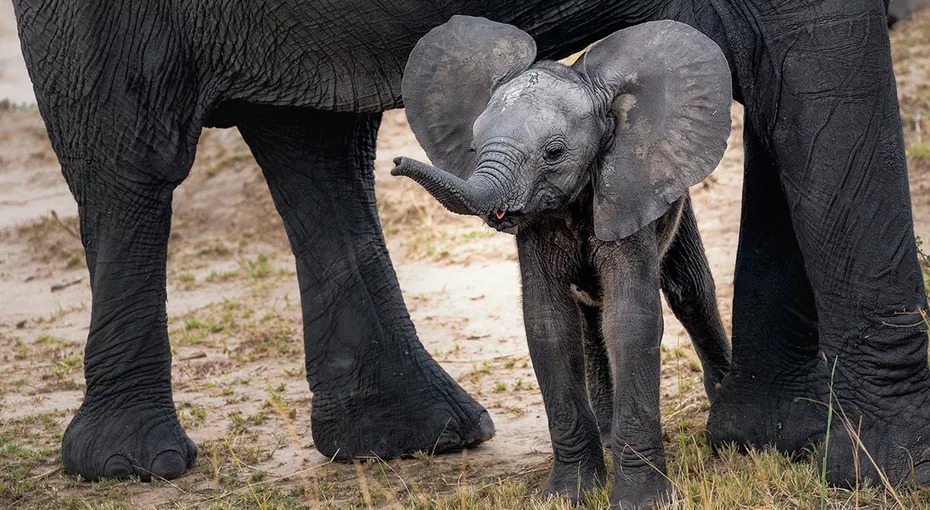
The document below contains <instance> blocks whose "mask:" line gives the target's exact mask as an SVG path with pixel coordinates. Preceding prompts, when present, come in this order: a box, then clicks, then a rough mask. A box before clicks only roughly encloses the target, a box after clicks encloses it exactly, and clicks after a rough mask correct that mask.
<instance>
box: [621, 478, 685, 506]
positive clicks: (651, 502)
mask: <svg viewBox="0 0 930 510" xmlns="http://www.w3.org/2000/svg"><path fill="white" fill-rule="evenodd" d="M620 478H622V476H621V477H620ZM673 492H674V489H673V488H672V484H671V482H669V481H668V479H667V478H666V477H665V476H664V475H663V474H662V473H659V472H653V473H650V474H649V476H648V477H646V479H638V480H635V481H634V480H623V481H618V480H614V488H613V491H612V492H611V495H610V502H611V507H616V508H620V509H622V510H652V509H655V508H663V507H664V506H665V505H666V504H668V502H669V501H670V500H671V496H672V493H673Z"/></svg>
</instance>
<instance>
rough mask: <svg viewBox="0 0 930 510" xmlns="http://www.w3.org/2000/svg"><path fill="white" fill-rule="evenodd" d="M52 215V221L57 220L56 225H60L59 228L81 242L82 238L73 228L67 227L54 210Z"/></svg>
mask: <svg viewBox="0 0 930 510" xmlns="http://www.w3.org/2000/svg"><path fill="white" fill-rule="evenodd" d="M51 214H52V219H53V220H55V223H58V226H59V227H61V228H62V229H64V231H65V232H67V233H68V234H70V235H71V237H73V238H75V239H77V240H78V241H80V240H81V236H80V235H79V234H78V233H77V232H75V231H74V229H73V228H71V227H69V226H68V225H65V222H63V221H61V219H60V218H59V217H58V213H57V212H55V210H54V209H52V213H51Z"/></svg>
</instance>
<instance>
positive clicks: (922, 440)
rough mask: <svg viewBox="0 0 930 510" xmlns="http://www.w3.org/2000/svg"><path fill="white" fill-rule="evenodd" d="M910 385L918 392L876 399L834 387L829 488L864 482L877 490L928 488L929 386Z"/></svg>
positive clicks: (929, 474)
mask: <svg viewBox="0 0 930 510" xmlns="http://www.w3.org/2000/svg"><path fill="white" fill-rule="evenodd" d="M914 386H916V387H918V388H922V389H921V390H919V391H914V392H913V393H905V394H903V395H902V396H887V395H882V396H880V397H879V396H877V395H875V394H874V393H873V394H866V393H863V392H862V391H861V388H859V389H856V390H855V391H851V389H850V388H843V387H838V388H837V390H836V400H835V401H834V406H833V407H834V410H833V419H832V423H833V427H832V428H831V435H830V438H829V444H828V445H827V448H826V451H827V462H826V464H827V480H828V481H829V482H830V483H831V484H833V485H836V486H840V487H854V486H856V484H857V483H861V482H862V481H863V480H865V479H866V478H868V479H871V480H872V483H873V484H875V485H885V484H890V485H892V486H900V485H918V486H926V485H930V383H928V381H927V380H926V379H925V380H923V381H922V382H921V383H920V384H916V385H914ZM837 401H838V403H836V402H837ZM863 404H866V405H863ZM878 469H881V473H879V471H878Z"/></svg>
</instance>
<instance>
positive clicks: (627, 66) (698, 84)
mask: <svg viewBox="0 0 930 510" xmlns="http://www.w3.org/2000/svg"><path fill="white" fill-rule="evenodd" d="M574 67H575V68H576V69H578V70H579V71H581V72H582V73H583V74H585V75H586V76H587V77H588V79H589V80H590V81H591V83H592V84H593V86H594V89H595V91H597V94H599V95H602V100H603V101H604V102H605V103H606V106H607V110H608V111H609V112H611V114H612V116H613V118H614V132H613V141H612V143H611V144H610V145H609V146H608V148H607V150H606V152H605V153H604V154H603V155H602V159H601V161H600V162H599V168H598V170H597V171H596V172H595V175H594V231H595V234H596V235H597V237H598V238H599V239H601V240H604V241H615V240H619V239H623V238H625V237H627V236H629V235H631V234H633V233H634V232H636V231H638V230H640V229H641V228H643V227H645V226H646V225H648V224H650V223H651V222H653V221H655V220H656V219H657V218H659V217H660V216H662V215H663V214H665V212H666V211H668V209H669V207H670V206H671V204H672V203H674V202H675V201H676V200H677V199H678V198H680V197H681V196H682V195H684V194H685V192H686V191H687V190H688V187H689V186H693V185H695V184H697V183H699V182H701V180H703V179H704V178H705V177H707V175H708V174H710V173H711V172H712V171H713V170H714V168H716V166H717V163H719V161H720V158H721V157H723V153H724V151H725V150H726V147H727V138H728V136H729V134H730V102H731V98H732V90H731V79H730V70H729V66H728V64H727V60H726V57H724V55H723V52H722V51H721V50H720V48H719V47H718V46H717V45H716V44H715V43H714V42H713V41H712V40H710V39H709V38H708V37H707V36H705V35H703V34H702V33H700V32H698V31H697V30H695V29H693V28H691V27H689V26H688V25H685V24H683V23H678V22H675V21H653V22H649V23H643V24H641V25H636V26H633V27H630V28H627V29H624V30H620V31H618V32H615V33H614V34H613V35H611V36H609V37H607V38H606V39H603V40H602V41H600V42H598V43H597V44H596V45H594V46H593V47H592V48H591V50H589V51H588V52H587V53H586V54H585V55H584V56H583V57H582V58H581V59H579V60H578V61H577V62H576V63H575V65H574Z"/></svg>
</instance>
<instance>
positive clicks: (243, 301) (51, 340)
mask: <svg viewBox="0 0 930 510" xmlns="http://www.w3.org/2000/svg"><path fill="white" fill-rule="evenodd" d="M18 48H19V45H18V41H17V40H16V39H15V30H14V27H13V20H12V12H11V7H10V5H9V3H8V2H7V3H0V98H2V97H9V98H11V99H12V100H13V101H14V102H29V101H30V100H31V97H32V96H31V90H30V87H29V85H28V79H27V77H26V76H25V75H24V69H23V68H22V67H21V62H18V59H17V57H19V54H18ZM921 48H923V49H922V50H921V52H922V53H920V56H921V58H917V57H915V55H911V54H908V55H905V59H906V58H911V60H912V61H913V62H915V63H916V64H914V65H911V64H910V63H908V62H907V61H905V62H903V63H902V62H901V61H900V59H899V62H898V63H899V68H898V73H899V76H900V77H901V81H902V87H901V90H902V95H903V96H907V94H909V93H910V92H909V91H911V92H914V91H917V90H918V89H921V87H922V86H923V85H921V84H923V83H925V79H924V77H925V74H924V73H925V72H926V71H925V67H924V63H925V62H926V58H925V57H926V55H927V46H926V45H923V46H922V47H921ZM915 93H916V92H915ZM904 103H905V104H909V103H908V97H904ZM734 106H735V107H734V116H733V127H734V129H733V133H732V135H731V138H730V143H729V147H728V150H727V153H726V156H725V157H724V159H723V161H722V162H721V164H720V166H719V168H718V169H717V170H716V171H715V172H714V174H713V175H712V176H711V177H710V178H708V179H707V180H706V181H705V182H704V183H702V184H701V185H699V186H697V187H695V188H694V189H693V191H692V196H693V198H694V207H695V210H696V214H697V217H698V221H699V224H700V229H701V233H702V235H703V238H704V242H705V245H706V249H707V254H708V257H709V260H710V263H711V267H712V271H713V273H714V276H715V278H716V282H717V288H718V299H719V306H720V311H721V314H722V315H723V317H724V321H725V323H726V324H727V327H728V329H729V318H730V315H731V308H730V307H731V300H732V278H733V265H734V258H735V254H736V247H737V238H738V224H739V212H740V196H741V184H742V163H743V156H742V149H741V143H740V141H741V109H740V108H739V107H738V105H734ZM918 122H919V121H918ZM399 155H404V156H412V157H419V158H423V157H425V156H424V155H423V153H422V150H421V149H420V148H419V146H418V145H417V143H416V141H415V139H414V138H413V136H412V134H411V133H410V131H409V129H408V128H407V125H406V122H405V119H404V116H403V112H402V111H392V112H389V113H387V114H386V115H385V119H384V122H383V126H382V129H381V133H380V136H379V146H378V159H377V162H376V172H377V192H378V197H379V208H380V212H381V215H382V220H383V223H384V226H385V233H386V237H387V240H388V245H389V248H390V251H391V254H392V257H393V260H394V263H395V267H396V270H397V273H398V278H399V280H400V283H401V286H402V288H403V291H404V295H405V297H406V300H407V304H408V307H409V309H410V313H411V315H412V317H413V320H414V323H415V324H416V325H417V329H418V331H419V334H420V337H421V339H422V340H423V343H424V344H425V345H426V347H427V349H428V350H429V351H430V352H431V353H433V355H434V356H435V357H436V358H437V359H438V360H440V362H441V363H442V364H443V366H444V367H445V369H446V370H447V371H449V373H451V374H452V375H453V376H454V377H455V378H456V379H457V380H459V381H460V382H461V383H462V384H463V386H464V387H465V388H466V390H468V391H469V392H470V393H472V394H473V395H475V396H476V397H477V398H478V399H479V400H480V401H481V402H482V403H483V404H485V405H486V406H487V407H488V409H489V410H490V412H491V413H492V415H493V417H494V420H495V423H496V425H497V431H498V432H497V436H496V437H495V438H494V439H493V440H492V441H490V442H488V443H486V444H485V445H482V446H481V447H479V448H476V449H474V450H471V451H468V452H467V453H466V454H465V455H466V456H467V460H468V462H469V463H470V464H471V465H472V466H475V468H476V470H475V471H476V472H480V474H481V476H513V475H516V474H519V473H526V472H530V471H534V470H536V471H540V472H542V471H544V470H545V469H546V466H547V464H548V458H549V455H550V447H549V441H548V433H547V430H546V420H545V414H544V411H543V407H542V402H541V398H540V396H539V393H538V389H537V388H536V383H535V379H534V376H533V372H532V367H531V365H530V364H529V357H528V354H527V349H526V344H525V337H524V333H523V327H522V319H521V312H520V293H519V286H518V267H517V263H516V250H515V247H514V242H513V238H512V237H510V236H507V235H504V234H497V233H494V232H492V231H490V230H489V229H487V228H486V227H484V226H483V224H482V223H481V222H480V221H477V220H475V219H473V218H462V217H457V216H454V215H451V214H449V213H447V212H445V211H444V210H442V209H441V208H440V207H439V206H438V205H436V204H435V203H434V202H433V201H432V199H430V197H428V196H427V195H426V194H425V193H424V192H422V191H421V190H420V189H419V188H417V187H416V186H415V185H413V184H412V183H411V182H408V181H407V180H404V179H400V178H392V177H391V176H390V175H389V169H390V168H391V167H392V166H393V165H392V163H391V159H392V158H393V157H395V156H399ZM922 170H924V171H912V192H913V194H914V200H913V205H914V214H915V218H916V220H917V229H916V230H917V234H918V235H922V236H923V237H927V236H928V235H930V222H928V221H927V218H928V215H927V212H928V211H930V191H928V189H927V175H928V173H927V172H926V171H925V170H926V168H923V169H922ZM75 215H76V207H75V204H74V201H73V199H72V198H71V196H70V194H69V192H68V189H67V187H66V185H65V183H64V180H63V179H62V178H61V174H60V168H59V166H58V164H57V161H56V159H55V157H54V154H53V153H52V151H51V149H50V147H49V145H48V141H47V138H46V136H45V131H44V128H43V124H42V121H41V119H40V118H39V116H38V114H37V113H36V112H35V111H34V110H31V109H25V110H16V111H9V110H7V111H0V302H2V303H3V307H2V310H0V357H2V362H0V380H2V381H4V387H5V388H6V389H5V390H3V391H0V424H2V425H0V431H10V430H14V429H12V428H11V427H13V425H15V424H18V423H24V422H25V421H24V420H27V419H28V418H29V417H31V416H37V415H43V416H50V417H51V419H52V423H51V424H49V425H47V428H48V429H49V430H50V433H49V434H47V435H41V434H40V435H39V436H38V437H32V436H30V438H31V439H29V440H28V441H27V442H29V441H31V443H29V444H33V445H34V446H36V447H45V449H44V450H42V451H44V452H46V454H47V457H48V458H47V459H46V460H45V462H44V463H43V464H42V465H41V467H40V468H38V469H37V471H42V470H54V468H55V466H56V465H57V457H56V455H57V450H55V448H56V447H57V444H56V441H57V437H56V434H60V431H61V430H63V427H64V426H65V425H66V424H67V422H68V420H70V417H71V415H72V413H73V412H74V411H75V410H76V409H77V408H78V406H79V405H80V402H81V398H82V389H83V376H82V372H81V367H80V354H81V349H82V346H83V342H84V340H85V338H86V335H87V330H88V321H89V304H90V288H89V285H88V280H87V274H86V268H85V266H84V261H83V254H82V252H81V249H80V242H79V240H78V239H77V238H76V237H75V235H74V233H75V232H76V229H77V227H76V217H75ZM298 299H299V296H298V292H297V282H296V278H295V273H294V262H293V257H292V256H291V254H290V251H289V250H288V247H287V242H286V239H285V236H284V231H283V228H282V226H281V221H280V219H279V217H278V216H277V215H276V213H275V211H274V207H273V205H272V204H271V201H270V197H269V194H268V191H267V187H266V186H265V184H264V182H263V179H262V177H261V173H260V171H259V169H258V167H257V166H256V164H255V163H254V161H253V160H252V158H251V156H250V155H249V153H248V150H247V148H246V146H245V145H244V144H243V142H242V140H241V138H240V136H239V134H238V132H237V131H236V130H235V129H231V130H207V131H205V132H204V133H203V136H202V139H201V144H200V147H199V149H198V156H197V161H196V163H195V166H194V169H193V171H192V173H191V176H190V178H189V179H188V180H187V181H186V182H184V183H183V184H182V185H181V186H180V187H179V188H178V189H177V191H176V192H175V216H174V225H173V233H172V237H171V245H170V262H169V275H168V311H169V328H170V332H171V335H172V347H173V353H174V374H173V375H174V384H175V399H176V402H177V404H178V407H179V409H180V414H181V417H182V420H184V422H185V425H186V427H187V430H188V432H189V434H190V435H191V437H192V438H193V439H194V440H195V441H197V443H198V444H200V445H201V459H200V461H199V464H198V469H196V470H195V472H194V473H192V474H190V475H188V476H186V477H185V478H182V479H181V481H180V482H179V483H178V485H179V486H180V487H175V486H172V485H133V486H132V487H131V488H130V489H129V491H130V500H131V501H132V503H133V504H134V505H139V506H149V505H158V504H161V503H165V502H169V501H175V502H176V501H177V500H178V498H181V499H182V500H183V501H186V502H188V503H191V504H196V503H197V502H198V501H200V500H199V499H197V498H199V497H201V495H202V492H199V491H201V490H205V489H204V487H208V486H210V485H211V483H212V480H211V478H212V476H213V474H212V473H213V472H214V471H215V470H214V469H211V468H210V467H209V465H210V462H211V460H210V458H209V454H210V452H211V451H213V452H215V449H212V450H211V448H215V445H217V444H219V443H222V442H224V441H231V442H232V443H233V444H234V445H238V444H241V445H245V444H253V443H254V444H256V445H258V446H257V447H258V448H259V449H260V450H261V451H262V452H263V453H262V454H261V455H258V456H256V459H255V463H254V465H253V466H252V467H254V469H256V470H260V471H262V472H265V473H267V474H268V476H269V477H271V478H272V479H276V478H279V477H285V476H289V477H291V479H303V480H306V479H318V478H319V479H322V478H327V477H329V478H335V479H344V478H350V477H354V476H355V474H356V471H355V468H353V467H352V466H351V465H334V464H327V459H325V458H323V457H322V456H321V455H320V454H319V453H317V452H316V450H315V449H314V448H313V447H312V442H311V438H310V434H309V411H310V409H309V405H310V393H309V391H308V388H307V384H306V381H305V379H304V371H303V367H302V360H303V345H302V341H301V334H300V322H299V303H298ZM664 345H665V350H666V352H667V353H668V355H667V356H664V358H666V360H665V361H666V365H665V368H664V377H663V410H664V414H665V420H666V421H667V422H668V421H669V420H673V419H675V417H676V416H677V415H679V414H680V413H683V412H686V411H687V412H688V414H689V416H692V417H693V418H694V419H695V420H703V419H704V416H705V415H704V413H705V412H706V407H707V406H706V399H705V397H704V395H703V392H702V391H700V389H699V388H700V383H699V381H700V373H699V369H698V368H696V363H695V361H696V358H695V356H694V354H693V351H692V350H691V349H690V345H689V340H688V338H687V335H686V334H684V332H683V329H682V327H681V326H680V325H679V324H678V323H677V321H676V320H675V319H674V317H673V316H672V315H671V314H670V313H669V312H668V311H667V310H666V314H665V337H664ZM269 402H271V404H269ZM275 403H277V404H275ZM272 404H274V405H272ZM275 406H277V407H275ZM269 408H274V409H281V408H283V409H287V410H288V412H287V413H283V412H280V413H275V412H269V411H268V409H269ZM256 417H260V419H258V418H256ZM243 420H244V421H245V422H246V423H247V424H248V425H249V426H248V427H247V430H244V429H245V428H246V427H243V426H242V425H241V422H243ZM59 437H60V436H59ZM247 440H248V441H251V442H248V443H247ZM204 445H207V447H206V448H205V447H204ZM211 445H213V446H211ZM462 462H463V459H462V458H461V457H460V456H458V455H449V456H441V457H438V458H436V459H427V460H423V459H413V460H405V461H398V462H393V463H391V466H392V469H393V470H396V473H395V474H397V476H398V478H401V479H404V480H408V481H409V480H417V481H418V482H417V483H420V484H422V485H425V486H429V487H432V488H433V489H435V490H437V491H442V488H443V486H444V485H449V486H452V485H453V484H454V483H456V477H458V476H461V472H462V471H461V469H460V464H461V463H462ZM424 463H429V464H430V466H431V467H430V469H429V470H426V471H428V472H429V473H430V476H429V478H426V477H424V476H423V473H424V472H425V471H423V470H422V469H421V468H422V466H423V464H424ZM205 466H206V467H205ZM437 473H438V475H437ZM316 486H317V487H321V486H320V484H319V483H318V484H317V485H316ZM320 491H321V493H320V496H321V497H325V496H326V495H325V494H324V493H323V492H324V491H323V489H320ZM185 498H187V499H185ZM0 506H2V503H0Z"/></svg>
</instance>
